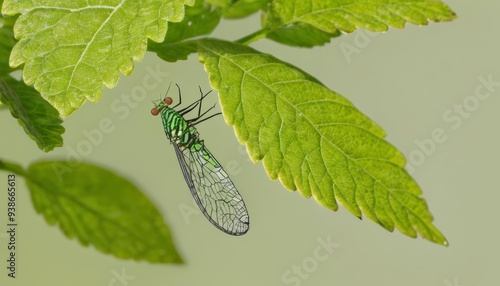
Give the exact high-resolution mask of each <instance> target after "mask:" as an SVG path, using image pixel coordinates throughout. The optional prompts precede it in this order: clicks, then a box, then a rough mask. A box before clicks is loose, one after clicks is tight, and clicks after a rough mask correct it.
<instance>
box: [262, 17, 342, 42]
mask: <svg viewBox="0 0 500 286" xmlns="http://www.w3.org/2000/svg"><path fill="white" fill-rule="evenodd" d="M340 35H341V34H340V32H339V31H337V33H328V32H325V31H322V30H319V29H316V28H314V27H313V26H311V25H308V24H304V23H297V24H294V25H291V26H286V27H279V28H276V29H273V30H272V32H270V33H268V34H267V35H266V37H267V38H268V39H271V40H273V41H276V42H278V43H282V44H285V45H289V46H297V47H304V48H311V47H314V46H322V45H324V44H326V43H328V42H330V39H331V38H333V37H338V36H340Z"/></svg>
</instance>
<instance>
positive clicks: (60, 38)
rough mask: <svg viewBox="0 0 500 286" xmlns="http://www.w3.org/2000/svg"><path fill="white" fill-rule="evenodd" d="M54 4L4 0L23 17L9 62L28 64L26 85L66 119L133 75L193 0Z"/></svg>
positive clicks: (56, 1) (7, 7)
mask: <svg viewBox="0 0 500 286" xmlns="http://www.w3.org/2000/svg"><path fill="white" fill-rule="evenodd" d="M50 2H51V3H50V5H48V4H47V1H43V0H23V1H14V0H6V1H5V3H4V5H3V13H4V14H6V15H15V14H18V13H21V16H19V18H18V20H17V22H16V25H15V29H14V34H15V36H16V38H17V39H19V42H18V43H17V44H16V46H15V47H14V49H13V50H12V53H11V56H10V64H11V66H13V67H17V66H19V65H21V64H24V70H23V77H24V81H25V82H26V83H27V84H28V85H31V84H34V86H35V89H36V90H38V91H39V92H40V93H41V94H42V96H43V97H44V98H45V99H46V100H47V101H49V102H50V103H51V104H52V105H53V106H54V107H55V108H56V109H57V110H58V111H59V112H60V114H61V115H62V116H67V115H69V114H71V113H72V112H73V111H75V110H76V109H77V108H79V107H80V106H81V105H82V104H83V103H84V102H85V100H89V101H91V102H96V101H98V100H99V99H100V98H101V96H102V87H103V84H104V85H105V86H106V87H108V88H112V87H114V86H115V85H116V82H117V81H118V77H119V72H121V73H123V74H125V75H129V74H131V73H132V70H133V66H134V64H133V61H140V60H141V59H142V57H143V56H144V53H145V52H146V48H147V39H148V38H150V39H151V40H153V41H156V42H161V41H163V39H164V37H165V33H166V31H167V21H172V22H178V21H181V20H182V18H183V16H184V5H183V4H184V3H185V4H187V5H192V3H193V2H194V0H171V1H161V0H146V1H131V0H124V1H113V0H103V1H97V2H95V4H93V3H94V2H92V1H90V2H89V1H63V0H54V1H50Z"/></svg>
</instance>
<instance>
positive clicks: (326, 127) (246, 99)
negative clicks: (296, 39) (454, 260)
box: [198, 39, 447, 245]
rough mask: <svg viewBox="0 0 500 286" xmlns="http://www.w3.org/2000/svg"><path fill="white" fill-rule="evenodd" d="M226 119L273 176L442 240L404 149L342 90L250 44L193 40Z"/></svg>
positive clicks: (390, 225) (325, 200)
mask: <svg viewBox="0 0 500 286" xmlns="http://www.w3.org/2000/svg"><path fill="white" fill-rule="evenodd" d="M198 46H199V54H200V61H202V62H203V63H204V64H205V70H206V71H207V72H208V73H209V76H210V82H211V84H212V86H213V87H214V88H215V89H217V90H218V91H219V94H220V101H221V107H222V111H223V114H224V117H225V119H226V121H227V122H228V123H229V124H230V125H233V126H234V130H235V132H236V135H237V137H238V139H239V141H240V142H241V143H243V144H246V145H247V150H248V152H249V155H250V157H251V158H252V159H253V160H254V161H259V160H263V163H264V167H265V169H266V172H267V173H268V175H269V177H270V178H271V179H277V178H279V179H280V182H281V183H282V184H283V185H284V186H285V187H286V188H287V189H289V190H296V189H298V190H299V191H300V193H301V194H302V195H303V196H304V197H306V198H309V197H311V196H313V197H314V198H315V199H316V200H317V201H318V202H319V203H320V204H322V205H323V206H325V207H327V208H329V209H331V210H334V211H335V210H337V208H338V207H337V201H339V202H340V203H341V204H342V205H343V206H344V207H345V208H346V209H348V210H349V211H350V212H351V213H353V214H354V215H356V216H358V217H361V215H362V213H363V214H365V215H366V216H367V217H369V218H370V219H372V220H373V221H375V222H377V223H379V224H380V225H382V226H383V227H384V228H386V229H387V230H389V231H392V230H393V229H394V228H397V229H398V230H399V231H401V232H402V233H404V234H406V235H408V236H410V237H416V236H417V233H419V234H420V236H422V237H423V238H425V239H428V240H430V241H433V242H436V243H439V244H443V245H446V244H447V242H446V239H445V238H444V236H443V235H442V234H441V233H440V232H439V230H438V229H437V228H436V227H434V226H433V225H432V220H433V218H432V215H431V214H430V213H429V210H428V208H427V204H426V202H425V201H424V200H423V199H422V198H421V197H420V194H421V190H420V188H419V186H418V185H417V183H416V182H415V181H414V180H413V179H412V178H411V177H410V175H409V174H408V173H407V172H406V171H405V170H404V165H405V163H406V160H405V158H404V157H403V155H402V154H401V153H400V152H399V151H398V150H397V149H396V148H394V147H393V146H392V145H391V144H389V143H388V142H386V141H384V140H383V137H384V136H385V132H384V131H383V130H382V129H381V128H380V127H379V126H378V125H377V124H376V123H374V122H373V121H371V120H370V119H369V118H368V117H366V116H365V115H364V114H362V113H361V112H360V111H359V110H357V109H356V108H355V107H354V106H353V105H352V104H351V103H350V102H349V101H348V100H347V99H346V98H344V97H343V96H341V95H340V94H337V93H335V92H333V91H330V90H329V89H328V88H326V87H325V86H323V85H322V84H321V83H319V82H318V81H317V80H315V79H314V78H312V77H311V76H310V75H308V74H306V73H305V72H303V71H301V70H300V69H298V68H296V67H293V66H291V65H290V64H287V63H285V62H282V61H280V60H278V59H276V58H275V57H273V56H271V55H267V54H262V53H259V52H258V51H255V50H254V49H252V48H250V47H247V46H243V45H238V44H234V43H230V42H223V41H218V40H208V39H207V40H200V41H199V44H198Z"/></svg>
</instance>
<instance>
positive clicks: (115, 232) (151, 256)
mask: <svg viewBox="0 0 500 286" xmlns="http://www.w3.org/2000/svg"><path fill="white" fill-rule="evenodd" d="M0 167H2V165H1V164H0ZM26 183H27V185H28V188H29V190H30V193H31V198H32V201H33V205H34V206H35V209H36V211H37V212H39V213H41V214H43V216H44V217H45V219H46V220H47V222H48V223H49V224H58V225H59V227H60V228H61V229H62V231H63V232H64V234H65V235H66V236H67V237H69V238H73V237H76V238H78V240H79V241H80V242H81V243H82V244H83V245H85V246H87V245H89V244H91V245H93V246H95V247H96V248H97V249H98V250H100V251H102V252H104V253H109V254H112V255H114V256H116V257H118V258H132V259H135V260H146V261H149V262H156V263H181V262H182V260H181V258H180V256H179V254H178V253H177V251H176V249H175V246H174V243H173V241H172V237H171V234H170V231H169V229H168V227H167V226H166V225H165V223H164V221H163V219H162V216H161V215H160V213H159V212H158V210H157V209H156V207H155V206H154V205H153V204H152V203H151V202H150V201H149V199H148V198H147V197H146V196H144V195H143V194H142V193H141V191H140V190H139V189H138V188H137V187H136V186H135V185H134V184H132V183H131V182H130V181H128V180H126V179H124V178H122V177H120V176H118V175H116V174H115V173H113V172H111V171H108V170H105V169H103V168H100V167H98V166H95V165H90V164H86V163H74V162H68V161H46V162H39V163H35V164H32V165H31V166H30V167H29V168H28V171H27V176H26Z"/></svg>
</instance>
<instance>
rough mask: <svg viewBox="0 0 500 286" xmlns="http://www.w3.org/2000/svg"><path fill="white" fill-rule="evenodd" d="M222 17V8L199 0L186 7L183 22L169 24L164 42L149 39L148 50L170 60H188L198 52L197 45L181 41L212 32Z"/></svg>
mask: <svg viewBox="0 0 500 286" xmlns="http://www.w3.org/2000/svg"><path fill="white" fill-rule="evenodd" d="M220 18H221V11H220V8H215V7H214V6H212V5H210V4H207V3H205V2H204V1H198V2H196V4H195V5H194V6H193V7H186V15H185V17H184V19H183V20H182V21H181V22H179V23H169V24H168V33H167V35H166V37H165V40H164V41H163V42H162V43H155V42H152V41H149V44H148V51H150V52H155V53H156V54H157V55H158V56H159V57H160V58H162V59H163V60H165V61H168V62H176V61H178V60H186V59H187V58H188V56H189V55H190V54H192V53H195V52H196V46H195V45H193V44H192V43H183V42H181V41H183V40H185V39H189V38H193V37H197V36H202V35H206V34H210V33H211V32H212V31H213V30H214V29H215V27H217V25H218V24H219V22H220Z"/></svg>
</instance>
